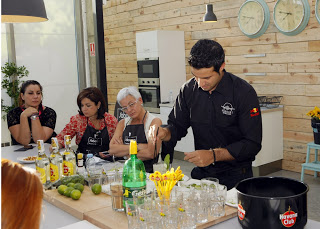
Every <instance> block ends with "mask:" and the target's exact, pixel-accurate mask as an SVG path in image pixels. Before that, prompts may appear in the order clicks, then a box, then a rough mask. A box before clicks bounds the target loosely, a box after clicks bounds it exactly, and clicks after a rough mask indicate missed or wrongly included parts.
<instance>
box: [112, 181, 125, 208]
mask: <svg viewBox="0 0 320 229" xmlns="http://www.w3.org/2000/svg"><path fill="white" fill-rule="evenodd" d="M110 190H111V201H112V209H113V210H114V211H124V208H123V192H122V183H121V182H119V181H116V182H112V183H111V184H110Z"/></svg>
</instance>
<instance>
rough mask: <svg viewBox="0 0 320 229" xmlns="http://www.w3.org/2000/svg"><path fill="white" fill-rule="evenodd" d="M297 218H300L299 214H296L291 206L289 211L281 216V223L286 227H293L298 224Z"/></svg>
mask: <svg viewBox="0 0 320 229" xmlns="http://www.w3.org/2000/svg"><path fill="white" fill-rule="evenodd" d="M297 217H298V213H295V212H294V211H292V210H291V209H290V206H289V209H288V211H286V212H285V213H283V214H280V220H281V223H282V225H283V226H285V227H292V226H293V225H294V224H295V223H296V220H297Z"/></svg>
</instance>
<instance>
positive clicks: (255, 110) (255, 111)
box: [250, 108, 260, 117]
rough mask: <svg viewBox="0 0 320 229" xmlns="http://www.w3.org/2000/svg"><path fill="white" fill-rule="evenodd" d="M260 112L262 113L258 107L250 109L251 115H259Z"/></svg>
mask: <svg viewBox="0 0 320 229" xmlns="http://www.w3.org/2000/svg"><path fill="white" fill-rule="evenodd" d="M259 114H260V112H259V109H258V108H253V109H252V110H250V116H251V117H254V116H257V115H259Z"/></svg>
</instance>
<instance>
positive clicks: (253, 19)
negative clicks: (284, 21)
mask: <svg viewBox="0 0 320 229" xmlns="http://www.w3.org/2000/svg"><path fill="white" fill-rule="evenodd" d="M238 22H239V26H240V29H241V31H242V32H243V33H245V34H246V35H253V34H256V33H258V32H259V31H260V29H261V28H262V25H263V23H264V10H263V8H262V6H261V5H260V4H259V3H258V2H254V1H248V2H245V3H244V4H243V5H242V7H241V8H240V11H239V16H238Z"/></svg>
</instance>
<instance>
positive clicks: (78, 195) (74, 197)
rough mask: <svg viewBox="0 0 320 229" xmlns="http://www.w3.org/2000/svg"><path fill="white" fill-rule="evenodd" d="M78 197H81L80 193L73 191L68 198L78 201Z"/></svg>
mask: <svg viewBox="0 0 320 229" xmlns="http://www.w3.org/2000/svg"><path fill="white" fill-rule="evenodd" d="M80 196H81V192H80V191H79V190H77V189H74V190H73V191H72V192H71V194H70V197H71V198H72V199H74V200H79V198H80Z"/></svg>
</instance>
